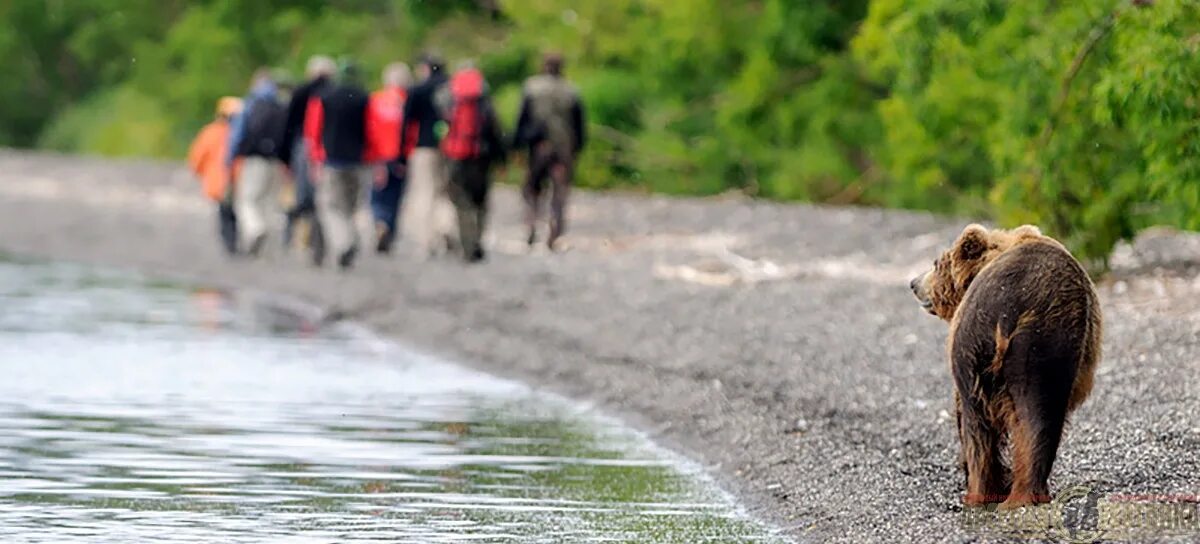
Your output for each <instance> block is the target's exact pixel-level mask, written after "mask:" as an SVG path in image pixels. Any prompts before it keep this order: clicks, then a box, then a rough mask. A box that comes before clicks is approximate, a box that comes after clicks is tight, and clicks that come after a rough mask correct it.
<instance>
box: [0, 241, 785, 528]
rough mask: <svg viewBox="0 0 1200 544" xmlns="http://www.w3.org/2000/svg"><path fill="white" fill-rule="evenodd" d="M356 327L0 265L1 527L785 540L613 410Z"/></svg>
mask: <svg viewBox="0 0 1200 544" xmlns="http://www.w3.org/2000/svg"><path fill="white" fill-rule="evenodd" d="M360 336H361V333H359V332H358V331H355V330H353V329H351V328H335V329H320V328H318V327H317V326H316V323H314V322H313V321H312V320H311V319H306V318H304V317H303V316H299V315H297V314H296V313H295V312H290V311H286V310H285V309H284V308H281V307H280V306H278V305H273V304H269V303H266V302H265V301H263V300H255V299H254V298H252V297H245V296H232V295H230V294H229V293H225V292H220V291H213V290H193V291H189V290H186V289H183V288H181V287H179V286H175V285H168V284H154V283H150V282H146V281H144V280H141V279H138V278H136V277H132V276H128V275H122V274H115V273H107V272H102V271H95V270H89V269H83V268H77V267H69V266H30V265H15V264H4V263H0V375H3V376H5V379H4V380H3V381H0V541H4V542H10V541H21V542H130V541H142V540H154V541H157V542H263V541H274V542H347V541H380V542H435V543H436V542H466V541H470V542H600V541H604V542H611V541H617V542H621V541H626V542H744V541H760V540H769V537H768V535H767V533H766V532H764V531H763V530H762V529H761V528H760V527H758V526H757V525H755V524H753V523H750V522H748V521H746V520H745V519H744V518H742V517H740V516H738V515H736V513H735V511H734V508H733V506H732V505H731V504H730V502H729V500H728V499H727V497H726V496H724V495H723V494H721V493H719V492H717V491H715V490H714V489H713V488H712V486H711V485H709V484H707V483H706V482H705V481H704V480H703V478H701V477H699V475H698V474H697V472H696V471H695V470H694V469H693V468H692V467H690V466H688V465H687V464H682V463H679V462H677V461H675V460H672V459H670V458H669V456H667V455H665V454H664V453H663V452H661V451H660V450H657V449H655V448H653V447H652V446H650V445H649V444H647V443H645V442H644V441H643V440H641V439H639V438H638V437H637V436H635V435H633V434H631V433H629V432H627V431H625V430H623V429H621V428H619V427H617V426H615V425H613V424H611V423H608V422H606V421H597V420H595V419H593V418H589V417H586V416H585V415H583V414H580V413H579V412H578V411H577V410H575V409H574V408H571V407H569V406H567V405H565V404H563V403H560V402H555V401H550V400H546V399H544V398H539V397H535V396H533V395H531V394H530V392H529V391H527V390H526V389H524V388H523V387H521V386H519V385H517V384H513V383H510V382H506V381H501V380H496V379H492V378H489V377H486V376H482V375H480V374H477V373H473V372H470V371H466V370H463V369H460V368H458V367H455V366H450V365H446V364H442V363H439V362H436V361H432V360H430V359H428V358H426V357H423V356H421V355H419V354H415V353H411V352H407V351H404V350H401V349H399V348H396V347H395V346H389V345H381V344H379V343H377V342H376V343H370V342H363V341H360V340H359V339H358V338H359V337H360Z"/></svg>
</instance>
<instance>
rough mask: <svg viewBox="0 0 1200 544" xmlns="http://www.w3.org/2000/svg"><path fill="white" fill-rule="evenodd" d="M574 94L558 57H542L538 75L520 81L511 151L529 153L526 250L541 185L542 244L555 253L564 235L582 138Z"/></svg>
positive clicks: (534, 237)
mask: <svg viewBox="0 0 1200 544" xmlns="http://www.w3.org/2000/svg"><path fill="white" fill-rule="evenodd" d="M583 117H584V116H583V102H582V101H581V100H580V98H579V91H578V90H577V89H576V88H575V86H574V85H572V84H571V83H570V82H568V81H567V80H566V79H565V78H564V77H563V58H562V56H561V55H558V54H554V53H551V54H547V55H546V57H545V59H544V60H543V62H542V73H541V74H538V75H536V76H533V77H531V78H529V79H528V80H527V81H526V82H525V89H524V97H523V99H522V101H521V113H520V115H519V116H518V121H517V129H516V133H515V135H514V139H513V147H514V148H528V149H529V176H528V177H527V178H526V181H525V187H524V188H523V190H522V194H523V196H524V197H525V209H526V212H525V224H526V227H528V229H529V238H528V242H529V245H531V246H532V245H533V244H534V243H535V242H536V241H537V220H538V215H540V214H539V208H540V207H541V199H542V193H543V192H544V191H543V189H544V188H545V181H546V179H547V178H549V179H550V181H551V196H550V234H549V237H548V238H547V239H546V245H547V246H548V247H549V248H550V249H551V250H554V249H555V245H556V243H557V242H558V239H559V237H561V236H562V234H563V232H564V231H565V230H566V208H567V195H568V193H569V192H570V189H571V183H572V178H573V177H574V173H575V159H576V157H577V156H578V154H579V152H580V151H581V150H582V149H583V146H584V143H585V142H586V139H587V132H586V128H587V124H586V122H585V121H584V118H583Z"/></svg>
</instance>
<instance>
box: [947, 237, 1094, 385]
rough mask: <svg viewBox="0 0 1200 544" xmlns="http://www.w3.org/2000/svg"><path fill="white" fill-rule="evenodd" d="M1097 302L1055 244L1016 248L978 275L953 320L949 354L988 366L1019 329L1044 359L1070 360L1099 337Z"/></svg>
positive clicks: (1045, 241)
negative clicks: (1002, 343) (1000, 346)
mask: <svg viewBox="0 0 1200 544" xmlns="http://www.w3.org/2000/svg"><path fill="white" fill-rule="evenodd" d="M1098 325H1099V302H1098V299H1097V297H1096V292H1095V288H1094V287H1093V286H1092V282H1091V279H1090V278H1089V277H1088V275H1087V272H1086V271H1085V270H1084V269H1083V266H1081V265H1080V264H1079V262H1078V261H1076V260H1075V258H1074V257H1072V256H1071V254H1070V253H1068V252H1067V250H1066V249H1065V248H1063V246H1062V245H1061V244H1059V243H1058V242H1056V241H1054V240H1053V239H1050V238H1042V237H1039V238H1033V239H1027V240H1023V241H1021V242H1020V243H1017V244H1015V245H1014V246H1012V247H1011V248H1009V249H1008V250H1007V251H1004V252H1003V253H1002V254H1000V255H999V256H997V257H996V258H995V260H993V261H992V262H991V263H988V265H986V266H985V267H984V268H983V270H981V271H980V272H979V275H978V276H976V278H975V280H974V281H973V282H972V283H971V286H970V287H969V288H968V289H967V292H966V294H965V296H964V297H963V301H962V304H961V305H960V306H959V308H958V311H957V312H956V314H955V318H954V326H953V336H952V342H953V344H952V350H953V352H954V353H952V355H953V356H955V357H964V358H967V359H970V360H977V361H978V362H979V363H987V362H990V361H991V360H992V358H993V356H994V353H995V346H996V341H997V339H998V338H1001V339H1002V338H1011V337H1012V336H1013V335H1014V334H1016V333H1017V331H1018V329H1020V332H1021V334H1025V335H1029V336H1028V337H1027V338H1026V341H1029V342H1032V344H1033V346H1034V347H1035V349H1034V351H1036V352H1039V353H1041V354H1042V355H1043V356H1045V357H1047V358H1074V357H1078V356H1079V354H1080V353H1081V352H1082V351H1084V350H1085V349H1090V348H1087V346H1089V345H1090V344H1091V343H1093V342H1094V337H1095V336H1098Z"/></svg>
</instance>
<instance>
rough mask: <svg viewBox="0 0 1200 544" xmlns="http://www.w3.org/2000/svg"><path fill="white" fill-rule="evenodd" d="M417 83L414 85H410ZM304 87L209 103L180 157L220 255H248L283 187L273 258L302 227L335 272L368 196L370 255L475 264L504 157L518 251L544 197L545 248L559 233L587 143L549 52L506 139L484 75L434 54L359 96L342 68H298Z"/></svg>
mask: <svg viewBox="0 0 1200 544" xmlns="http://www.w3.org/2000/svg"><path fill="white" fill-rule="evenodd" d="M414 75H415V80H414ZM305 77H306V80H305V81H304V82H303V83H302V84H300V85H298V86H296V87H295V88H294V89H292V90H291V92H290V97H288V98H287V99H286V100H285V99H284V97H283V96H282V95H283V94H284V93H283V92H281V89H280V86H279V85H278V84H277V82H276V81H275V80H274V78H273V77H272V76H271V74H270V72H269V71H267V70H259V71H258V72H256V73H255V75H254V77H253V79H252V82H251V87H250V92H249V94H248V95H247V96H246V97H245V98H235V97H224V98H221V99H220V100H219V101H218V102H217V107H216V116H217V118H216V120H214V121H213V122H212V123H210V124H209V125H207V126H205V127H204V129H203V130H202V131H201V132H200V134H199V135H198V136H197V137H196V140H195V142H194V143H193V144H192V147H191V150H190V151H189V154H188V161H189V165H190V166H191V168H192V170H193V171H194V172H195V173H196V175H197V176H198V177H199V178H200V180H201V182H202V184H203V187H204V192H205V194H206V195H207V196H208V197H209V198H210V199H212V200H213V201H214V202H216V204H217V217H218V224H219V232H220V234H221V240H222V243H223V246H224V249H225V251H226V252H228V253H229V254H230V255H247V256H257V255H259V254H260V252H261V251H262V250H263V247H264V244H265V243H266V241H267V239H268V232H269V231H270V230H271V228H270V227H271V225H272V224H274V223H275V221H273V219H274V218H278V216H275V215H273V213H274V210H276V207H277V206H278V203H279V202H280V189H281V187H282V184H283V183H284V182H285V181H286V180H290V181H291V183H292V184H293V189H294V191H293V194H294V198H293V199H292V201H293V204H292V205H291V206H290V208H288V209H287V210H285V211H284V214H283V215H284V218H285V223H284V225H285V226H284V227H283V232H282V242H283V245H284V247H286V248H290V247H292V245H293V234H294V232H295V231H296V226H297V225H298V224H300V223H301V222H306V223H307V224H308V226H309V227H310V228H309V229H308V233H309V234H308V237H307V244H306V245H307V247H308V249H309V251H310V252H311V253H310V256H311V260H312V262H313V263H314V264H316V265H318V266H320V265H322V264H323V263H324V262H325V260H326V258H327V256H330V257H332V258H333V259H335V260H336V263H337V265H338V266H339V267H341V268H350V267H351V266H353V264H354V261H355V257H356V256H357V255H358V253H359V251H360V240H359V234H358V228H357V227H356V224H355V215H356V213H357V212H358V210H359V206H360V203H361V202H363V201H365V200H367V198H368V197H367V193H368V191H367V188H368V187H369V188H370V191H369V201H370V211H371V217H372V218H373V221H374V227H375V230H374V232H375V240H374V249H375V251H376V252H378V253H381V254H386V253H389V252H391V250H392V248H393V246H394V245H395V242H396V240H397V237H398V236H399V235H402V236H403V237H404V239H405V240H407V241H409V242H410V243H411V245H412V248H413V250H414V252H415V255H416V256H417V257H418V258H422V259H424V258H429V257H432V256H436V255H440V254H444V253H449V252H452V251H456V250H457V251H460V252H461V255H462V257H463V259H465V260H466V261H467V262H470V263H475V262H479V261H482V260H483V259H484V258H485V251H484V248H483V245H482V237H483V231H484V229H485V227H486V224H487V211H488V192H489V189H490V187H491V183H492V170H493V169H494V168H495V167H497V166H498V165H501V164H503V163H505V162H506V161H507V157H508V153H509V151H510V150H513V151H517V150H522V149H524V150H527V152H528V163H527V164H528V175H527V177H526V179H525V184H524V187H523V189H522V195H523V197H524V201H525V206H526V211H525V217H524V220H525V226H526V228H527V229H528V239H527V242H528V244H529V245H530V246H533V245H534V244H536V243H537V242H538V223H539V217H540V216H541V213H540V211H541V207H542V206H541V203H542V201H543V200H545V199H544V198H543V197H544V196H545V195H547V194H548V195H549V200H550V213H549V229H548V233H547V235H546V239H545V243H546V245H547V246H548V247H549V248H550V249H551V250H554V249H555V248H556V247H557V245H558V242H559V239H560V237H561V236H562V235H563V231H564V228H565V212H566V204H567V195H568V192H569V190H570V186H571V183H572V176H573V172H574V165H575V159H576V157H577V156H578V154H579V152H580V150H581V149H582V148H583V145H584V143H585V138H586V131H585V121H584V114H583V106H582V104H581V101H580V98H579V93H578V91H577V90H576V89H575V87H574V86H573V85H571V84H570V83H569V82H568V81H567V80H566V79H565V78H564V77H563V58H562V56H561V55H558V54H553V53H551V54H546V55H545V57H544V58H543V60H542V69H541V73H539V74H538V75H535V76H533V77H531V78H529V79H528V80H527V81H526V82H525V86H524V90H523V97H522V102H521V109H520V113H519V116H518V122H517V126H516V128H515V130H514V131H513V132H512V134H511V136H506V134H505V131H504V129H503V127H501V123H500V121H499V119H498V118H497V115H496V112H495V109H494V107H493V104H492V101H491V98H490V95H489V88H488V84H487V81H486V78H485V77H484V74H483V72H482V71H481V70H479V69H478V68H477V67H475V66H473V65H472V64H470V63H463V64H462V66H460V67H458V68H457V69H456V70H455V71H454V72H453V73H451V74H447V70H446V68H445V64H444V63H443V61H442V60H441V59H440V58H438V57H437V56H436V55H432V54H426V55H423V56H422V57H421V59H420V61H419V62H418V63H417V65H416V69H415V74H413V71H410V69H409V67H408V65H406V64H404V63H394V64H390V65H388V66H387V67H386V68H385V69H384V70H383V78H382V79H383V87H382V88H381V89H379V90H377V91H375V92H373V93H369V92H368V91H367V90H366V89H365V88H364V86H363V83H362V77H361V73H360V69H359V68H358V66H357V65H356V64H355V63H353V62H351V61H345V60H343V61H341V62H337V61H334V60H333V59H332V58H330V57H326V56H314V57H312V58H311V59H309V62H308V64H307V68H306V71H305Z"/></svg>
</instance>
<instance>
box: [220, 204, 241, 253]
mask: <svg viewBox="0 0 1200 544" xmlns="http://www.w3.org/2000/svg"><path fill="white" fill-rule="evenodd" d="M217 231H218V232H220V233H221V245H222V246H224V247H225V253H228V254H230V255H236V254H237V249H238V230H237V214H235V213H233V204H232V203H229V202H219V203H217Z"/></svg>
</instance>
